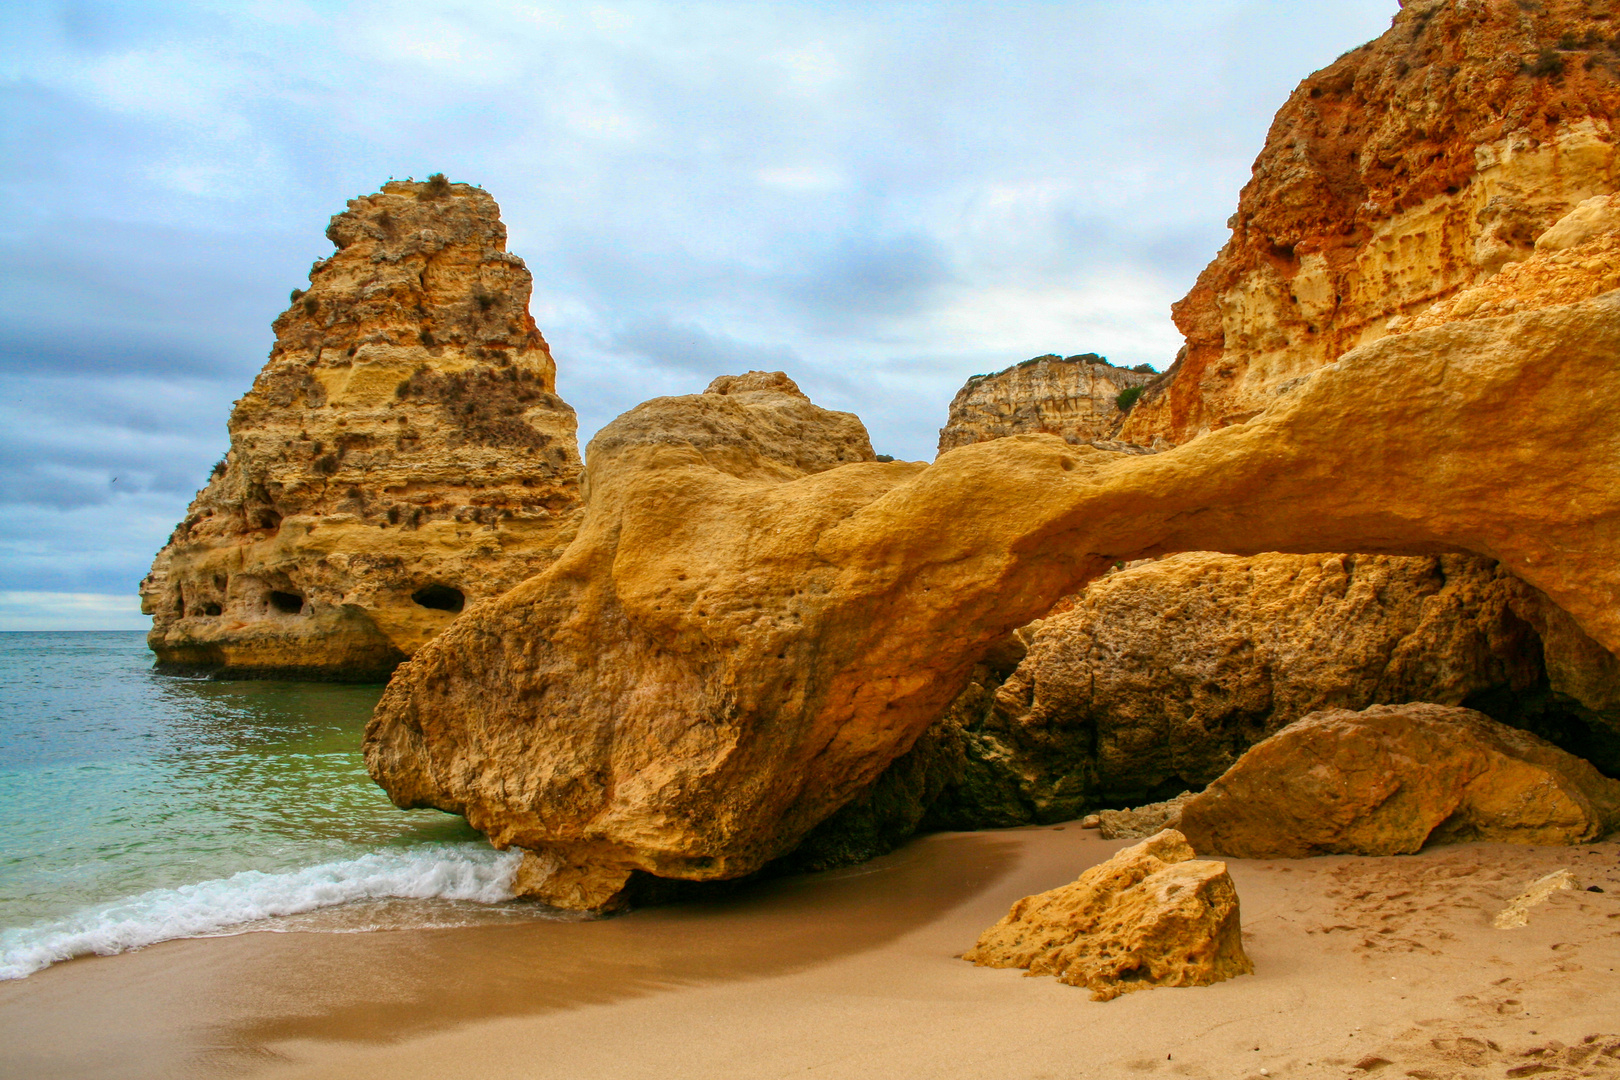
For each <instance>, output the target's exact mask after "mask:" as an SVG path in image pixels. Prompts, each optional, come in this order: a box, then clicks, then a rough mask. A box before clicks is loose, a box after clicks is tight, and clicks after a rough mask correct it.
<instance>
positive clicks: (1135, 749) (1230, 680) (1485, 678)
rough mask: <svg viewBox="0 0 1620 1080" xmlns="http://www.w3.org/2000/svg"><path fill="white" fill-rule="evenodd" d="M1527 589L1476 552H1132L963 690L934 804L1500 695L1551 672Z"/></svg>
mask: <svg viewBox="0 0 1620 1080" xmlns="http://www.w3.org/2000/svg"><path fill="white" fill-rule="evenodd" d="M1534 602H1536V601H1535V600H1534V598H1533V596H1532V592H1531V590H1530V589H1528V587H1526V586H1525V585H1523V584H1522V583H1521V582H1519V581H1518V580H1516V579H1515V578H1513V577H1512V576H1511V575H1508V574H1505V573H1503V572H1502V571H1501V570H1500V569H1499V568H1498V567H1497V566H1496V564H1495V563H1493V562H1491V561H1490V560H1488V559H1480V558H1474V557H1468V556H1450V555H1447V556H1420V557H1396V556H1384V555H1367V556H1353V555H1279V554H1266V555H1254V556H1241V557H1240V556H1232V555H1219V554H1213V553H1210V552H1197V553H1188V554H1183V555H1175V556H1171V557H1169V558H1165V559H1162V560H1157V561H1145V562H1141V563H1138V564H1135V565H1132V566H1129V567H1126V568H1124V569H1122V570H1120V571H1118V572H1115V573H1112V574H1109V575H1107V576H1106V577H1102V578H1099V579H1098V580H1096V581H1094V582H1092V583H1091V584H1090V585H1088V586H1087V587H1086V589H1085V591H1084V592H1083V593H1081V594H1080V595H1079V596H1078V597H1075V598H1074V599H1073V600H1072V601H1071V606H1070V608H1069V610H1067V611H1063V612H1059V613H1056V614H1053V615H1050V616H1048V617H1047V618H1045V619H1043V620H1041V621H1039V622H1038V623H1035V624H1032V625H1031V626H1030V627H1028V628H1026V629H1025V630H1024V631H1022V634H1021V636H1022V637H1023V638H1024V639H1025V640H1027V641H1028V646H1027V650H1028V651H1027V654H1026V655H1025V656H1024V658H1023V659H1022V661H1021V662H1020V663H1019V664H1018V665H1017V668H1016V670H1014V671H1013V672H1012V673H1011V674H1010V675H1009V676H1007V677H1006V678H1005V679H1004V680H1003V681H1000V682H999V684H997V683H990V682H988V681H978V682H975V683H973V684H970V686H969V689H968V690H967V691H966V692H965V694H964V697H963V698H962V699H961V700H960V701H959V702H958V703H956V704H953V707H952V713H951V716H950V719H951V720H952V721H954V725H953V726H955V727H958V728H960V729H961V731H962V740H963V746H964V748H965V752H966V754H967V757H968V761H967V762H966V764H965V765H964V767H963V779H962V780H961V781H959V782H958V783H956V784H954V785H952V786H951V788H950V789H948V790H947V791H946V793H945V795H944V798H943V801H942V803H941V806H940V808H939V811H938V816H940V817H941V818H942V819H943V820H945V821H947V822H949V823H950V824H952V825H954V826H955V827H958V828H979V827H985V826H991V825H1011V824H1022V823H1025V822H1051V821H1063V820H1067V819H1069V818H1073V817H1077V816H1078V815H1080V814H1081V813H1083V812H1084V811H1086V810H1087V809H1090V808H1093V807H1096V806H1122V805H1123V806H1131V805H1138V804H1141V803H1144V802H1149V801H1152V800H1156V799H1162V798H1165V797H1167V796H1170V795H1173V794H1174V793H1176V792H1178V791H1181V790H1184V789H1187V788H1201V787H1203V786H1204V785H1205V784H1208V783H1209V782H1210V781H1211V780H1213V779H1215V778H1216V777H1217V776H1219V775H1220V774H1221V773H1223V772H1225V771H1226V769H1227V768H1229V767H1230V766H1231V764H1232V763H1233V762H1234V761H1236V760H1237V759H1238V756H1239V755H1241V754H1242V753H1243V752H1244V751H1245V750H1247V749H1248V748H1249V747H1250V746H1252V745H1253V744H1254V743H1256V742H1258V741H1259V740H1261V739H1263V738H1265V737H1266V736H1267V735H1270V734H1272V733H1274V732H1276V731H1277V730H1278V729H1280V728H1282V727H1284V726H1285V725H1287V724H1289V723H1291V722H1292V721H1294V720H1297V719H1299V718H1300V717H1302V716H1304V715H1305V714H1307V713H1310V712H1314V711H1316V710H1318V709H1323V708H1348V709H1361V708H1365V707H1366V706H1368V705H1374V704H1390V703H1395V702H1405V701H1435V702H1440V703H1442V704H1451V705H1455V704H1461V703H1463V702H1464V701H1467V700H1469V699H1471V698H1473V697H1477V696H1479V695H1482V694H1484V695H1489V694H1496V695H1499V696H1501V697H1502V698H1503V700H1504V701H1506V700H1508V699H1510V698H1512V697H1513V696H1514V695H1515V694H1520V693H1527V692H1529V691H1531V690H1533V689H1534V688H1536V687H1538V686H1539V685H1540V684H1541V682H1542V681H1543V680H1544V678H1545V672H1544V668H1543V665H1542V647H1541V643H1540V639H1539V638H1538V636H1537V634H1536V632H1535V630H1534V629H1533V627H1532V626H1531V625H1530V624H1529V623H1528V622H1527V621H1526V618H1525V616H1524V615H1523V614H1521V608H1524V607H1526V606H1527V605H1530V604H1532V603H1534ZM1537 611H1539V608H1537ZM1599 651H1601V650H1599ZM1605 655H1607V654H1606V653H1605ZM1527 722H1529V721H1528V720H1527ZM968 785H971V790H969V788H968ZM1144 835H1145V834H1144Z"/></svg>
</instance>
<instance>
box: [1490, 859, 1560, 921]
mask: <svg viewBox="0 0 1620 1080" xmlns="http://www.w3.org/2000/svg"><path fill="white" fill-rule="evenodd" d="M1579 887H1580V886H1579V885H1578V884H1577V883H1576V881H1575V875H1574V874H1572V873H1570V872H1569V871H1568V870H1554V871H1553V872H1552V873H1550V874H1548V875H1547V876H1546V877H1543V878H1539V879H1537V880H1536V881H1535V882H1533V883H1532V884H1531V886H1530V887H1529V888H1528V889H1526V890H1524V892H1522V893H1520V894H1519V895H1518V896H1515V897H1514V898H1513V902H1512V903H1510V904H1508V906H1507V907H1505V908H1503V909H1502V910H1501V911H1499V912H1497V913H1496V918H1494V919H1492V920H1491V925H1492V926H1494V927H1496V928H1497V929H1498V930H1513V929H1516V928H1517V927H1520V926H1525V925H1527V924H1528V923H1529V922H1530V909H1531V908H1533V907H1535V906H1536V905H1537V904H1544V903H1546V902H1547V900H1548V899H1549V898H1550V897H1551V896H1552V894H1553V893H1555V892H1558V891H1559V890H1561V889H1576V888H1579Z"/></svg>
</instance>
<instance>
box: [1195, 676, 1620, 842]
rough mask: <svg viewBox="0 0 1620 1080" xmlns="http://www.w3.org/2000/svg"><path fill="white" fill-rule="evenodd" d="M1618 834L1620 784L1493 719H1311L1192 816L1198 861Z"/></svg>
mask: <svg viewBox="0 0 1620 1080" xmlns="http://www.w3.org/2000/svg"><path fill="white" fill-rule="evenodd" d="M1617 826H1620V780H1611V779H1609V778H1608V777H1606V776H1603V775H1602V774H1601V773H1599V772H1598V771H1597V770H1596V769H1594V768H1593V767H1592V766H1591V765H1590V764H1588V763H1587V762H1585V761H1582V760H1581V759H1580V758H1577V757H1575V756H1574V755H1572V754H1568V753H1565V752H1564V751H1562V750H1560V749H1558V748H1557V747H1556V746H1553V745H1552V744H1551V743H1548V742H1545V741H1543V740H1541V739H1538V738H1537V737H1536V736H1534V735H1531V734H1529V733H1528V732H1523V731H1518V730H1516V729H1514V728H1510V727H1507V726H1505V725H1502V724H1498V723H1496V722H1495V721H1494V720H1492V719H1491V718H1490V717H1488V716H1485V715H1484V714H1483V713H1477V712H1474V711H1472V710H1470V709H1459V708H1455V707H1450V706H1445V705H1429V704H1411V705H1375V706H1373V707H1372V708H1370V709H1365V710H1363V711H1361V712H1350V711H1348V710H1344V709H1328V710H1324V711H1322V712H1319V713H1312V714H1311V715H1310V716H1307V717H1305V718H1304V719H1302V720H1299V721H1297V722H1295V723H1293V724H1290V725H1289V726H1288V727H1286V728H1284V729H1283V730H1282V731H1280V732H1278V733H1277V734H1276V735H1273V736H1272V737H1271V738H1269V739H1266V740H1265V741H1264V742H1261V743H1258V744H1256V745H1255V746H1253V747H1251V748H1250V749H1249V751H1248V752H1247V753H1245V754H1244V755H1243V756H1242V757H1241V758H1239V759H1238V761H1237V763H1236V764H1235V765H1233V766H1232V767H1231V768H1230V769H1228V770H1227V771H1226V773H1225V774H1223V775H1222V776H1221V777H1220V778H1219V779H1217V780H1216V781H1215V782H1214V783H1213V784H1211V785H1210V786H1209V787H1208V788H1206V789H1204V791H1202V792H1200V793H1199V794H1198V795H1195V796H1194V797H1193V798H1192V799H1191V800H1189V801H1188V802H1187V804H1186V805H1185V806H1183V807H1182V810H1181V824H1180V828H1181V831H1182V832H1183V833H1184V834H1185V835H1186V836H1187V838H1188V840H1189V842H1191V843H1192V845H1193V846H1194V847H1195V848H1196V849H1197V850H1199V851H1202V852H1206V853H1210V854H1222V855H1229V856H1233V857H1236V858H1275V857H1281V858H1303V857H1305V856H1309V855H1324V854H1334V853H1338V854H1350V855H1405V854H1410V853H1411V852H1414V851H1417V850H1418V849H1419V848H1421V847H1422V846H1423V845H1424V844H1425V843H1429V842H1436V843H1440V842H1450V841H1466V840H1488V841H1501V842H1507V843H1516V844H1578V843H1582V842H1584V841H1588V840H1595V839H1598V838H1600V837H1602V836H1603V835H1605V834H1606V833H1608V832H1609V831H1611V830H1613V829H1614V828H1616V827H1617Z"/></svg>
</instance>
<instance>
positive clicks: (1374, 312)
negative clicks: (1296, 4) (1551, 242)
mask: <svg viewBox="0 0 1620 1080" xmlns="http://www.w3.org/2000/svg"><path fill="white" fill-rule="evenodd" d="M1609 16H1610V12H1609V10H1608V9H1607V8H1606V7H1604V6H1602V5H1592V4H1588V3H1585V2H1584V0H1546V2H1544V3H1537V4H1534V5H1528V4H1518V3H1512V2H1508V0H1412V2H1409V3H1407V4H1405V5H1404V6H1403V8H1402V10H1401V11H1400V13H1399V14H1398V15H1397V16H1396V17H1395V20H1394V23H1393V25H1392V26H1391V28H1390V30H1389V31H1388V32H1387V33H1386V34H1384V35H1383V36H1382V37H1380V38H1378V39H1377V40H1376V41H1374V42H1371V43H1370V44H1368V45H1365V46H1363V47H1362V48H1360V49H1356V50H1354V51H1352V52H1349V53H1346V54H1345V55H1344V56H1342V57H1340V58H1339V59H1338V60H1337V61H1335V62H1334V63H1333V64H1331V65H1329V66H1328V67H1326V68H1324V69H1323V70H1321V71H1319V72H1317V73H1316V74H1314V75H1312V76H1311V77H1309V78H1308V79H1306V80H1305V81H1304V82H1302V83H1301V84H1300V86H1299V88H1298V89H1297V90H1295V91H1294V93H1293V95H1292V96H1291V97H1290V98H1289V99H1288V102H1287V103H1286V104H1285V105H1284V106H1283V108H1282V109H1281V110H1280V111H1279V112H1278V114H1277V117H1276V119H1275V121H1274V122H1273V124H1272V127H1271V131H1270V133H1269V135H1268V136H1267V139H1266V145H1265V148H1264V149H1263V150H1262V151H1261V153H1260V156H1259V158H1258V159H1257V160H1256V162H1255V166H1254V177H1253V179H1252V180H1250V182H1249V183H1248V185H1247V186H1246V187H1245V188H1244V189H1243V194H1242V197H1241V199H1240V201H1239V204H1238V210H1237V213H1236V214H1235V215H1234V216H1233V218H1232V220H1231V223H1230V224H1231V227H1232V236H1231V239H1230V240H1229V241H1228V242H1227V244H1226V246H1225V247H1224V248H1223V249H1222V250H1221V253H1220V254H1219V255H1218V256H1217V257H1216V259H1215V261H1214V262H1212V263H1211V264H1210V265H1209V266H1208V268H1206V269H1205V270H1204V272H1203V274H1202V275H1200V277H1199V279H1198V283H1197V284H1196V285H1195V286H1194V287H1193V290H1192V291H1191V292H1190V293H1188V294H1187V296H1186V298H1184V299H1183V300H1182V301H1181V302H1180V303H1179V304H1177V305H1176V306H1175V308H1174V309H1173V312H1174V317H1175V321H1176V325H1177V326H1178V327H1179V328H1180V329H1181V331H1182V333H1183V334H1185V335H1186V339H1187V345H1186V348H1185V349H1184V350H1183V353H1182V355H1181V356H1180V358H1179V359H1178V361H1177V363H1176V365H1175V367H1174V368H1173V369H1172V370H1171V371H1169V372H1167V373H1166V375H1165V377H1164V378H1162V379H1161V380H1159V381H1158V382H1157V383H1155V384H1154V385H1153V386H1152V387H1150V388H1149V389H1148V391H1147V392H1145V393H1144V395H1143V398H1142V400H1141V401H1140V402H1139V403H1138V404H1137V405H1136V407H1135V408H1134V409H1133V410H1132V412H1131V415H1130V416H1129V417H1128V418H1127V420H1126V422H1125V424H1124V427H1123V432H1122V435H1121V437H1122V438H1124V439H1127V440H1129V441H1131V442H1135V443H1143V444H1148V443H1151V442H1152V441H1153V439H1154V438H1155V437H1163V438H1165V439H1167V440H1169V441H1170V442H1173V443H1180V442H1184V441H1186V440H1187V439H1190V438H1192V437H1194V436H1196V435H1197V434H1199V433H1200V432H1202V431H1207V430H1213V429H1218V428H1221V427H1225V426H1228V425H1231V424H1236V423H1241V422H1243V421H1244V420H1246V419H1247V418H1249V417H1251V416H1254V415H1255V414H1257V413H1258V412H1260V411H1261V410H1263V409H1265V408H1267V407H1268V406H1269V405H1270V404H1271V402H1272V401H1273V400H1274V398H1275V395H1276V393H1278V392H1279V391H1280V390H1285V389H1286V388H1287V387H1288V386H1289V385H1290V384H1291V383H1292V381H1293V380H1295V379H1298V378H1300V377H1302V376H1304V375H1307V374H1309V373H1310V372H1311V371H1314V370H1316V369H1317V368H1319V367H1320V366H1321V365H1323V364H1325V363H1329V362H1331V361H1333V360H1335V359H1336V358H1338V357H1339V356H1342V355H1343V354H1344V353H1346V352H1347V351H1349V350H1350V349H1353V348H1355V347H1357V346H1359V345H1364V344H1367V343H1368V342H1371V341H1374V340H1376V339H1377V338H1379V337H1381V336H1383V335H1384V334H1385V333H1387V332H1388V331H1389V329H1390V323H1391V321H1392V320H1400V319H1402V318H1405V317H1411V316H1416V315H1418V314H1420V313H1421V312H1423V311H1424V309H1426V308H1427V307H1429V306H1430V305H1431V304H1434V303H1435V302H1436V301H1438V300H1442V299H1444V298H1446V297H1449V296H1452V295H1453V294H1455V293H1457V292H1458V291H1459V290H1462V289H1465V288H1467V287H1468V286H1471V285H1474V284H1477V283H1479V282H1480V281H1482V280H1485V279H1488V278H1490V277H1491V275H1493V274H1495V273H1497V272H1498V271H1499V270H1501V269H1502V268H1503V267H1504V266H1507V265H1509V264H1511V263H1513V262H1516V261H1519V260H1522V259H1524V258H1525V257H1527V256H1528V255H1530V254H1531V252H1532V251H1533V250H1534V247H1533V245H1534V242H1535V240H1536V238H1537V237H1538V236H1540V235H1541V234H1542V233H1543V232H1544V231H1545V230H1546V229H1547V228H1548V227H1549V226H1550V225H1552V224H1553V223H1554V222H1556V221H1557V220H1558V219H1559V218H1561V217H1562V216H1563V215H1564V214H1565V213H1567V212H1568V211H1569V210H1570V209H1571V208H1573V207H1574V206H1576V205H1577V204H1578V203H1581V202H1582V201H1583V200H1585V199H1588V198H1590V197H1593V196H1596V195H1606V194H1608V193H1610V192H1611V191H1613V190H1614V189H1615V186H1616V183H1615V168H1616V160H1615V145H1614V130H1613V121H1614V117H1615V116H1616V115H1617V112H1620V78H1617V75H1616V73H1617V71H1620V53H1617V52H1616V51H1615V49H1614V47H1613V42H1614V40H1615V38H1616V34H1617V31H1616V28H1615V26H1614V24H1613V21H1612V19H1611V18H1610V17H1609Z"/></svg>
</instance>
